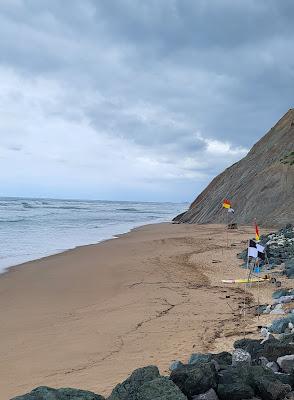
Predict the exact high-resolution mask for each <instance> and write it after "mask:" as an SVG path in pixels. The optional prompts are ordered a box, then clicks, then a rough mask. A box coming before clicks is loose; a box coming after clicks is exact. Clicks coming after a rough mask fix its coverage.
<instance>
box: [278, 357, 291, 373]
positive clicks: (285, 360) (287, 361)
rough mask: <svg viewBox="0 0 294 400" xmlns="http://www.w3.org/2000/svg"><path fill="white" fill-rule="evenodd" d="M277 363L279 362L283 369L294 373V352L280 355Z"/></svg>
mask: <svg viewBox="0 0 294 400" xmlns="http://www.w3.org/2000/svg"><path fill="white" fill-rule="evenodd" d="M277 363H278V364H279V366H280V368H281V370H282V371H284V372H286V373H287V374H290V373H294V354H289V355H286V356H283V357H279V358H278V359H277Z"/></svg>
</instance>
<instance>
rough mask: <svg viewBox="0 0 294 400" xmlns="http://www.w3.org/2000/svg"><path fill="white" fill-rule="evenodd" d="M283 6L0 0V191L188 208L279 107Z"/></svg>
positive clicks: (291, 82)
mask: <svg viewBox="0 0 294 400" xmlns="http://www.w3.org/2000/svg"><path fill="white" fill-rule="evenodd" d="M293 44H294V1H293V0H275V1H274V0H238V1H237V0H0V194H1V195H2V196H40V197H61V198H91V199H110V200H112V199H116V200H132V199H134V200H147V201H148V200H164V201H191V200H192V199H193V198H194V197H195V196H196V195H197V194H198V193H199V191H200V190H201V189H202V188H204V187H205V186H206V185H207V183H208V182H209V181H210V180H211V179H212V178H213V177H214V176H215V175H216V174H218V173H219V172H221V171H222V170H223V169H224V168H225V167H227V166H229V165H230V164H232V163H233V162H235V161H237V160H239V159H240V158H242V157H243V156H244V155H245V154H246V152H247V151H248V149H249V148H250V147H251V146H252V145H253V144H254V143H255V142H256V141H257V140H258V139H259V138H260V137H261V136H263V134H265V133H266V131H267V130H269V129H270V128H271V126H272V125H273V124H274V123H275V122H276V121H277V120H278V119H279V118H280V117H281V116H282V115H283V114H284V113H285V112H286V111H287V110H288V109H289V108H291V107H293V95H294V51H293Z"/></svg>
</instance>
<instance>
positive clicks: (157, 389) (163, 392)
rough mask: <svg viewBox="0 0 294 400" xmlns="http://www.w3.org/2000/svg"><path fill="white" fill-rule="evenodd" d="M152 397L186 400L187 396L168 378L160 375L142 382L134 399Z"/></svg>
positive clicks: (148, 398)
mask: <svg viewBox="0 0 294 400" xmlns="http://www.w3.org/2000/svg"><path fill="white" fill-rule="evenodd" d="M128 399H129V398H128ZM153 399H160V400H187V397H186V396H185V395H184V394H183V393H182V392H181V391H180V389H179V388H178V386H177V385H175V384H174V383H173V382H172V381H171V380H170V379H169V378H166V377H161V378H157V379H153V380H152V381H149V382H146V383H144V384H143V385H142V386H140V388H139V389H138V391H137V394H136V400H153Z"/></svg>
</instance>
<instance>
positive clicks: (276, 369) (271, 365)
mask: <svg viewBox="0 0 294 400" xmlns="http://www.w3.org/2000/svg"><path fill="white" fill-rule="evenodd" d="M265 366H266V368H268V369H270V370H272V371H273V372H279V365H278V364H277V363H276V362H274V361H271V362H269V363H267V364H266V365H265Z"/></svg>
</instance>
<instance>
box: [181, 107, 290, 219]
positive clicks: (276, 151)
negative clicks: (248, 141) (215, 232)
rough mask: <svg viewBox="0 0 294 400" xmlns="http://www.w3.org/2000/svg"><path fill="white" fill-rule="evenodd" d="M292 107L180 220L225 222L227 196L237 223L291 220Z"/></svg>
mask: <svg viewBox="0 0 294 400" xmlns="http://www.w3.org/2000/svg"><path fill="white" fill-rule="evenodd" d="M293 152H294V109H290V110H289V111H288V112H287V113H286V114H285V115H284V116H283V118H281V119H280V121H279V122H278V123H277V124H276V125H275V126H274V127H273V128H272V129H271V130H270V131H269V132H268V133H267V134H266V135H265V136H264V137H263V138H261V139H260V140H259V141H258V142H257V143H256V144H255V145H254V146H253V147H252V149H251V150H250V151H249V153H248V154H247V156H246V157H244V158H243V159H242V160H240V161H239V162H237V163H235V164H233V165H232V166H231V167H229V168H227V169H226V170H225V171H224V172H222V173H221V174H220V175H218V176H217V177H216V178H214V179H213V180H212V182H211V183H210V184H209V185H208V186H207V188H206V189H205V190H204V191H203V192H202V193H200V195H199V196H198V197H197V198H196V200H194V201H193V203H192V204H191V206H190V208H189V210H188V211H187V212H185V213H183V214H181V215H179V216H177V217H176V218H175V219H174V221H176V222H179V223H185V222H186V223H210V222H224V221H225V212H224V210H223V209H222V201H223V199H224V198H228V199H230V200H231V202H232V207H233V208H234V210H235V219H236V221H237V222H238V223H240V224H250V223H252V221H253V220H254V218H256V219H257V221H258V223H259V224H260V225H264V226H281V225H285V224H287V223H293V222H294V162H293V161H294V157H293V154H294V153H293Z"/></svg>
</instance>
